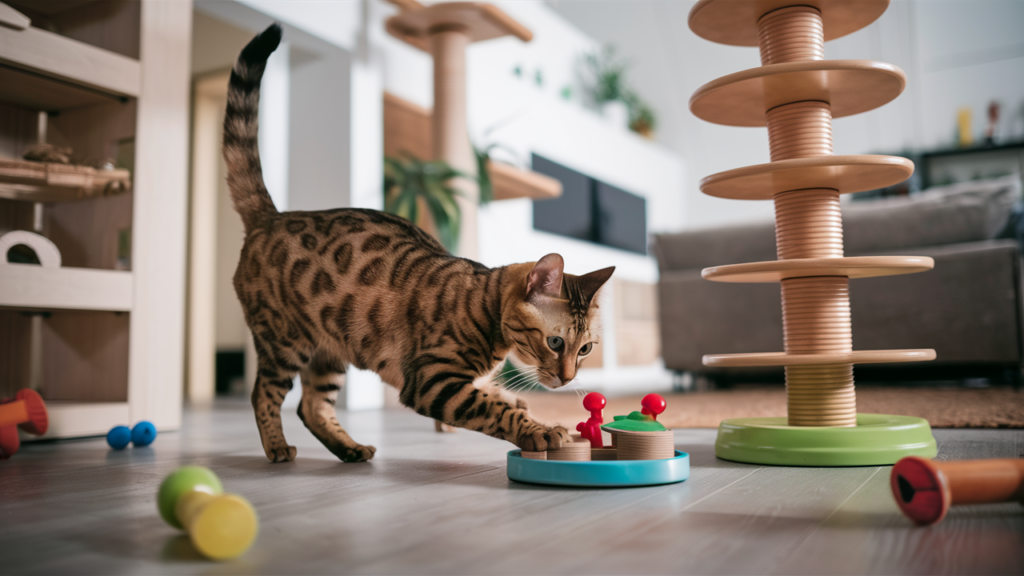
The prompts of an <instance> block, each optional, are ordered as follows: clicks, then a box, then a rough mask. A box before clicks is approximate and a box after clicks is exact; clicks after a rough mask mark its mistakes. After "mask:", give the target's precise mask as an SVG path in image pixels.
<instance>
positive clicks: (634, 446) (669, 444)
mask: <svg viewBox="0 0 1024 576" xmlns="http://www.w3.org/2000/svg"><path fill="white" fill-rule="evenodd" d="M614 435H615V446H616V449H617V450H618V459H619V460H661V459H663V458H672V457H673V456H675V455H676V447H675V440H674V439H673V436H672V431H671V430H663V431H661V432H631V431H629V430H616V431H615V434H614Z"/></svg>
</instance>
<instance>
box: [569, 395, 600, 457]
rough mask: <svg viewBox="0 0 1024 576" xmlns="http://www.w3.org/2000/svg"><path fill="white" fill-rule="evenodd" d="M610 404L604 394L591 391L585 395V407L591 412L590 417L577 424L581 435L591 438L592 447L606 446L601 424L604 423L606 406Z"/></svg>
mask: <svg viewBox="0 0 1024 576" xmlns="http://www.w3.org/2000/svg"><path fill="white" fill-rule="evenodd" d="M607 404H608V401H607V400H605V397H604V395H603V394H601V393H599V392H591V393H590V394H587V395H586V396H584V397H583V408H585V409H586V410H588V411H589V412H590V418H588V419H587V421H586V422H580V423H579V424H577V425H576V430H577V431H578V432H579V433H580V436H582V437H584V438H586V439H587V440H590V446H591V448H604V440H603V439H602V438H601V424H604V415H603V413H602V412H603V410H604V407H605V406H606V405H607Z"/></svg>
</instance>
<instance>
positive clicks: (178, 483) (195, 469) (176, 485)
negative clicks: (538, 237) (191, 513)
mask: <svg viewBox="0 0 1024 576" xmlns="http://www.w3.org/2000/svg"><path fill="white" fill-rule="evenodd" d="M190 490H198V491H200V492H206V493H208V494H221V493H222V492H224V488H223V487H222V486H221V483H220V479H219V478H217V475H216V474H214V473H213V471H212V470H210V469H209V468H204V467H202V466H182V467H181V468H178V469H177V470H175V471H174V472H172V473H171V475H170V476H168V477H167V478H164V481H163V482H162V483H161V484H160V492H159V494H158V496H157V499H156V505H157V507H159V508H160V516H161V517H162V518H163V519H164V522H167V523H168V524H170V525H171V526H174V527H175V528H177V529H179V530H182V529H183V528H182V525H181V522H178V517H177V515H176V514H175V513H174V507H175V505H177V503H178V497H180V496H181V495H182V494H184V493H185V492H188V491H190Z"/></svg>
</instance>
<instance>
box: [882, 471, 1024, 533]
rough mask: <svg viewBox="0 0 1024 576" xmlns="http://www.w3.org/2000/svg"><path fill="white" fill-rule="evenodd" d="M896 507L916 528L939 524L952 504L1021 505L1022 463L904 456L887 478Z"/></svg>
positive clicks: (1023, 490) (1023, 486) (1023, 497)
mask: <svg viewBox="0 0 1024 576" xmlns="http://www.w3.org/2000/svg"><path fill="white" fill-rule="evenodd" d="M889 479H890V483H891V485H892V495H893V497H894V498H895V499H896V504H897V505H898V506H899V507H900V510H902V511H903V513H904V514H906V515H907V517H908V518H910V519H911V520H913V521H914V522H915V523H917V524H920V525H928V524H935V523H936V522H939V521H941V520H942V519H943V518H944V517H945V516H946V512H947V511H949V507H950V506H951V505H953V504H984V503H988V502H1013V501H1017V502H1020V503H1021V504H1024V460H1021V459H1014V458H1007V459H1001V460H961V461H955V462H937V461H935V460H928V459H926V458H919V457H917V456H907V457H906V458H903V459H902V460H900V461H899V462H897V463H896V465H895V466H893V467H892V474H891V475H890V476H889Z"/></svg>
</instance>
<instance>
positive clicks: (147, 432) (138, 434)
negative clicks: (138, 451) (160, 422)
mask: <svg viewBox="0 0 1024 576" xmlns="http://www.w3.org/2000/svg"><path fill="white" fill-rule="evenodd" d="M153 440H156V426H153V423H152V422H149V421H148V420H143V421H142V422H139V423H138V424H136V425H135V426H134V427H133V428H132V444H134V445H135V446H137V447H142V446H149V445H150V444H152V443H153Z"/></svg>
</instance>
